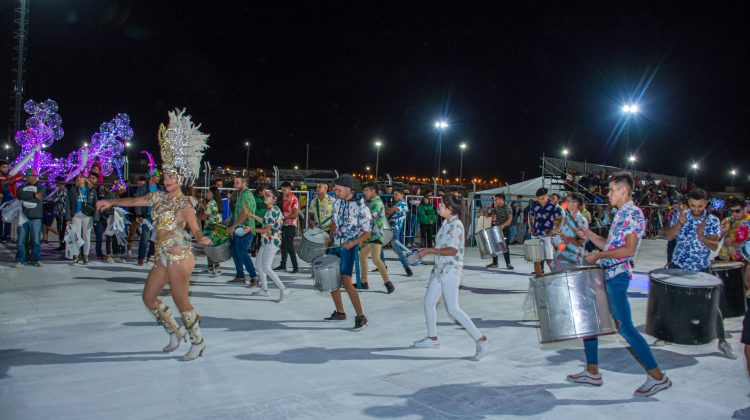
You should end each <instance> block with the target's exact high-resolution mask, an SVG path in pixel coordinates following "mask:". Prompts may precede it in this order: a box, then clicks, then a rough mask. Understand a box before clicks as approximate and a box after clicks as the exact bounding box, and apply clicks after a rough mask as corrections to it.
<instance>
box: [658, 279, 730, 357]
mask: <svg viewBox="0 0 750 420" xmlns="http://www.w3.org/2000/svg"><path fill="white" fill-rule="evenodd" d="M649 278H650V279H651V285H650V287H649V290H648V309H647V311H646V333H648V334H650V335H652V336H654V337H656V338H658V339H660V340H664V341H668V342H670V343H675V344H706V343H708V342H711V341H712V340H713V339H715V338H716V321H717V317H718V311H717V309H718V307H719V297H720V295H721V280H719V279H718V278H716V277H715V276H712V275H710V274H708V273H701V272H696V271H687V270H679V269H671V268H663V269H659V270H654V271H652V272H650V273H649Z"/></svg>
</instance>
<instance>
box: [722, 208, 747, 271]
mask: <svg viewBox="0 0 750 420" xmlns="http://www.w3.org/2000/svg"><path fill="white" fill-rule="evenodd" d="M721 229H722V230H725V231H726V232H727V236H726V238H724V244H723V245H722V246H721V250H720V251H719V258H720V259H722V260H724V261H744V260H745V259H744V258H743V257H742V254H741V253H740V249H738V248H734V247H731V246H729V244H731V243H734V242H739V243H742V242H745V241H746V240H747V238H748V236H750V216H748V217H747V219H745V220H743V221H741V222H737V221H736V220H734V217H732V216H729V217H727V218H726V219H724V221H723V222H721Z"/></svg>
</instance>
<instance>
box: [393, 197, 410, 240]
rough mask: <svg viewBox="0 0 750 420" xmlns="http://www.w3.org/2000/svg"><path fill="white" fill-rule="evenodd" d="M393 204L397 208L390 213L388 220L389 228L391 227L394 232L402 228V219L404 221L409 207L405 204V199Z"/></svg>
mask: <svg viewBox="0 0 750 420" xmlns="http://www.w3.org/2000/svg"><path fill="white" fill-rule="evenodd" d="M393 205H394V206H395V207H397V208H398V210H397V211H394V212H393V213H391V215H390V217H389V220H390V222H391V229H393V232H394V234H395V232H401V231H402V230H403V229H404V221H406V214H407V213H408V212H409V208H408V206H407V205H406V200H401V201H399V202H398V203H395V204H393Z"/></svg>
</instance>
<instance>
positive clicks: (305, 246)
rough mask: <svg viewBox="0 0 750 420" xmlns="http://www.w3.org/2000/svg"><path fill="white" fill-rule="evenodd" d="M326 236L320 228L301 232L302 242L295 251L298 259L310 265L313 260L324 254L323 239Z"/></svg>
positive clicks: (324, 245)
mask: <svg viewBox="0 0 750 420" xmlns="http://www.w3.org/2000/svg"><path fill="white" fill-rule="evenodd" d="M327 236H328V234H327V233H326V232H325V231H324V230H323V229H320V228H310V229H305V231H304V232H302V242H300V244H299V248H298V249H297V255H299V258H300V259H301V260H302V261H304V262H306V263H308V264H311V263H312V262H313V260H315V259H316V258H318V257H319V256H321V255H323V254H325V253H326V244H325V239H326V237H327Z"/></svg>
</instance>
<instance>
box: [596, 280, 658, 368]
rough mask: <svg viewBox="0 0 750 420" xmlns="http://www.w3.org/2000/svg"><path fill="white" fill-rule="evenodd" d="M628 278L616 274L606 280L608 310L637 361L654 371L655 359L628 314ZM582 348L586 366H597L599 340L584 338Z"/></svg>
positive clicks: (655, 366)
mask: <svg viewBox="0 0 750 420" xmlns="http://www.w3.org/2000/svg"><path fill="white" fill-rule="evenodd" d="M629 284H630V278H629V277H628V273H622V274H618V275H616V276H615V277H612V278H611V279H609V280H607V295H608V296H609V309H610V310H611V311H612V318H614V319H615V321H617V322H619V323H620V326H619V327H618V328H617V331H618V332H619V333H620V335H622V336H623V338H625V341H627V342H628V344H629V345H630V347H631V348H632V349H633V353H635V355H636V357H637V359H638V361H639V362H640V363H641V364H642V365H643V366H644V367H645V368H646V370H651V369H656V368H657V367H658V365H657V364H656V359H654V355H653V353H651V349H650V348H649V346H648V343H647V342H646V339H644V338H643V336H642V335H641V333H640V332H638V330H637V329H635V325H633V318H632V317H631V314H630V303H629V302H628V285H629ZM583 347H584V351H585V353H586V364H587V365H598V364H599V354H598V353H599V340H598V339H597V338H596V337H594V338H586V339H584V340H583Z"/></svg>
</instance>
